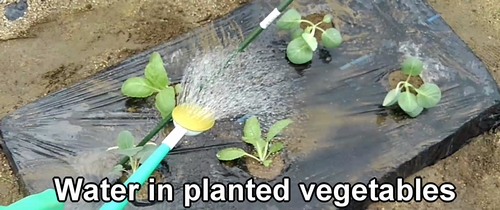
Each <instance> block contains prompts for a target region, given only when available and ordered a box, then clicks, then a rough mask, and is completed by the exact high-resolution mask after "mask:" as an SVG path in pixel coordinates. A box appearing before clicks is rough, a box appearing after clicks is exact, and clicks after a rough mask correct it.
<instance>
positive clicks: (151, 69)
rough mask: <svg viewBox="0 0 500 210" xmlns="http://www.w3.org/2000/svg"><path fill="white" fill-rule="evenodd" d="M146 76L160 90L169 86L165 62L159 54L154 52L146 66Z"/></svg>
mask: <svg viewBox="0 0 500 210" xmlns="http://www.w3.org/2000/svg"><path fill="white" fill-rule="evenodd" d="M144 76H145V77H146V79H147V80H149V81H150V82H151V84H153V85H154V86H155V87H156V88H158V89H160V90H161V89H163V88H166V87H167V86H168V85H169V81H168V76H167V71H166V70H165V67H164V66H163V60H162V59H161V55H160V54H159V53H157V52H154V53H153V54H152V55H151V57H150V58H149V63H148V65H146V70H145V72H144Z"/></svg>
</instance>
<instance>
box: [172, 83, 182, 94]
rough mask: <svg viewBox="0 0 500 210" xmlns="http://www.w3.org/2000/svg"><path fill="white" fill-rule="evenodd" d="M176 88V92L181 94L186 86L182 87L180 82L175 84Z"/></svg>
mask: <svg viewBox="0 0 500 210" xmlns="http://www.w3.org/2000/svg"><path fill="white" fill-rule="evenodd" d="M174 89H175V94H176V95H178V94H181V93H182V91H184V88H182V85H180V84H178V85H175V86H174Z"/></svg>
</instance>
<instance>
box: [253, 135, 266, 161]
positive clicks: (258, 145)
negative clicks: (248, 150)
mask: <svg viewBox="0 0 500 210" xmlns="http://www.w3.org/2000/svg"><path fill="white" fill-rule="evenodd" d="M266 145H267V142H266V141H264V139H262V138H258V139H255V150H257V154H258V156H259V158H260V159H261V160H263V159H264V158H265V156H266V154H264V152H265V151H264V150H265V149H266Z"/></svg>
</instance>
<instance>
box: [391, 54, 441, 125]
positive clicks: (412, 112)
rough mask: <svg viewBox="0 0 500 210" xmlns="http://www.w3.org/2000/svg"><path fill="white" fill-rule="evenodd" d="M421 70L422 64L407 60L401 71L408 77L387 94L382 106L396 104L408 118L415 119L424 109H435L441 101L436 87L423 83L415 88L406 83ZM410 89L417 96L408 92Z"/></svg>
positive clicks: (414, 59)
mask: <svg viewBox="0 0 500 210" xmlns="http://www.w3.org/2000/svg"><path fill="white" fill-rule="evenodd" d="M423 68H424V64H423V62H422V61H421V60H419V59H418V58H416V57H409V58H407V59H406V60H405V61H404V62H403V64H402V66H401V71H402V72H403V74H405V75H408V78H407V79H406V81H401V82H399V83H398V84H397V85H396V88H394V89H392V90H391V91H389V92H388V93H387V95H386V96H385V98H384V101H383V103H382V105H383V106H385V107H388V106H392V105H394V104H396V103H397V104H398V105H399V107H400V108H401V109H402V110H403V111H404V112H406V114H408V115H409V116H410V117H417V116H418V115H420V113H422V111H423V110H424V109H428V108H432V107H435V106H436V105H437V104H438V103H439V101H440V100H441V90H440V89H439V87H438V86H437V85H435V84H432V83H424V84H422V85H421V86H420V87H419V88H416V87H414V86H413V85H412V84H410V83H409V82H408V81H410V78H411V77H412V76H418V75H420V73H421V72H422V69H423ZM411 89H413V90H414V92H416V93H417V94H416V95H415V94H414V93H412V92H410V90H411Z"/></svg>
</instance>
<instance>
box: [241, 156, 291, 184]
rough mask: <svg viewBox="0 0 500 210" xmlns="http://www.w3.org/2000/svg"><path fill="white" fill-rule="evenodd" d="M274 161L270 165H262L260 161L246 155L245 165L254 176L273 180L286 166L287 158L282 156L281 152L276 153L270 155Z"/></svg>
mask: <svg viewBox="0 0 500 210" xmlns="http://www.w3.org/2000/svg"><path fill="white" fill-rule="evenodd" d="M269 159H270V160H272V161H273V162H272V163H271V165H269V166H267V167H266V166H264V165H262V164H261V163H260V162H259V161H257V160H255V159H253V158H249V157H245V158H244V160H245V166H246V168H247V170H248V173H249V174H250V175H252V176H253V177H257V178H261V179H265V180H273V179H275V178H276V177H278V176H279V175H281V173H282V172H283V169H284V168H285V160H284V159H283V157H282V156H281V154H279V153H276V154H273V155H271V156H270V157H269Z"/></svg>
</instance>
